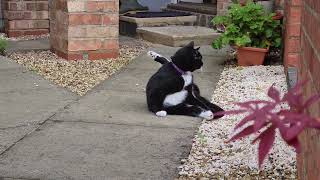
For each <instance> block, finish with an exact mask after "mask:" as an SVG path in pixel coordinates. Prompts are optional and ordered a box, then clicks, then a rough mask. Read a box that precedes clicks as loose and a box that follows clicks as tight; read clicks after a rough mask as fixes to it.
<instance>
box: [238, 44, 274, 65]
mask: <svg viewBox="0 0 320 180" xmlns="http://www.w3.org/2000/svg"><path fill="white" fill-rule="evenodd" d="M268 51H269V50H268V49H263V48H254V47H239V48H238V50H237V59H238V65H239V66H257V65H262V64H263V61H264V58H265V56H266V53H267V52H268Z"/></svg>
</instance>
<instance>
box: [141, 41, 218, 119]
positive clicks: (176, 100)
mask: <svg viewBox="0 0 320 180" xmlns="http://www.w3.org/2000/svg"><path fill="white" fill-rule="evenodd" d="M199 49H200V48H196V49H195V48H194V42H190V43H189V44H188V45H186V46H185V47H182V48H181V49H179V50H178V51H177V52H176V53H175V54H174V55H173V56H172V57H171V61H170V60H168V59H166V58H165V57H163V56H161V55H159V54H157V53H155V52H153V51H149V52H148V55H150V56H151V57H152V58H153V59H154V60H155V61H157V62H159V63H161V64H162V67H161V68H160V69H159V70H158V71H157V72H156V73H155V74H154V75H153V76H152V77H151V78H150V80H149V82H148V84H147V88H146V94H147V103H148V108H149V110H150V111H151V112H153V113H155V114H156V115H157V116H160V117H164V116H166V115H167V114H172V115H187V116H194V117H201V118H205V119H207V120H211V119H217V118H220V117H222V116H216V117H214V114H213V113H216V112H220V111H223V109H222V108H220V107H219V106H217V105H215V104H212V103H211V102H209V101H208V100H206V99H205V98H204V97H202V96H200V90H199V88H198V86H197V85H196V84H194V83H193V76H192V72H193V71H195V70H197V69H200V68H201V67H202V66H203V62H202V56H201V54H200V52H199Z"/></svg>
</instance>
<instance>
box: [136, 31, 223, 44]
mask: <svg viewBox="0 0 320 180" xmlns="http://www.w3.org/2000/svg"><path fill="white" fill-rule="evenodd" d="M137 32H138V34H139V36H140V37H141V38H142V39H144V40H146V41H150V42H152V43H155V44H163V45H166V46H171V47H179V46H184V45H186V44H188V43H189V42H190V41H194V42H195V45H196V46H200V45H211V44H212V42H213V41H214V40H215V39H216V38H217V37H218V36H219V35H220V34H219V33H217V32H216V31H215V30H213V29H210V28H206V27H200V26H166V27H140V28H138V29H137Z"/></svg>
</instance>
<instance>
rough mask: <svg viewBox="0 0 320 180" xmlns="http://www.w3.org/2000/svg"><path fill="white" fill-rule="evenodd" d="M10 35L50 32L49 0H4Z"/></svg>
mask: <svg viewBox="0 0 320 180" xmlns="http://www.w3.org/2000/svg"><path fill="white" fill-rule="evenodd" d="M3 6H4V7H3V8H4V16H5V17H4V18H5V32H6V33H7V35H8V36H9V37H17V36H24V35H39V34H46V33H49V15H48V14H49V13H48V0H3Z"/></svg>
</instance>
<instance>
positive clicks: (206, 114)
mask: <svg viewBox="0 0 320 180" xmlns="http://www.w3.org/2000/svg"><path fill="white" fill-rule="evenodd" d="M199 116H200V117H202V118H204V119H206V120H211V119H213V118H214V115H213V113H212V112H211V111H204V112H202V113H200V115H199Z"/></svg>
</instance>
